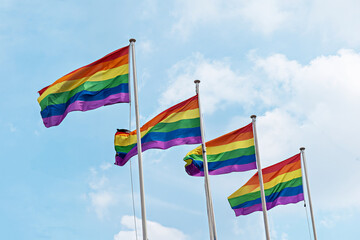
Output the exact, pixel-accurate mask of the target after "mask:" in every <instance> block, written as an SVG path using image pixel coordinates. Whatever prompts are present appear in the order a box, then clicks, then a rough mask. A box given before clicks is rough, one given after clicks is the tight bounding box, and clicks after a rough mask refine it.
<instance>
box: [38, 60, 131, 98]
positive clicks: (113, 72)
mask: <svg viewBox="0 0 360 240" xmlns="http://www.w3.org/2000/svg"><path fill="white" fill-rule="evenodd" d="M127 73H129V65H128V64H125V65H121V66H119V67H116V68H112V69H108V70H103V71H98V72H96V73H94V74H93V75H91V76H87V77H84V78H80V79H75V80H71V81H64V82H60V83H58V84H56V85H54V86H51V87H49V88H48V89H46V91H45V92H44V93H43V94H41V96H40V97H39V98H38V102H39V103H40V102H41V101H42V100H43V99H44V98H45V97H46V96H48V95H50V94H53V93H62V92H67V91H70V90H73V89H75V88H77V87H78V86H80V85H81V84H83V83H84V82H98V81H103V80H107V79H111V78H114V77H116V76H119V75H124V74H127Z"/></svg>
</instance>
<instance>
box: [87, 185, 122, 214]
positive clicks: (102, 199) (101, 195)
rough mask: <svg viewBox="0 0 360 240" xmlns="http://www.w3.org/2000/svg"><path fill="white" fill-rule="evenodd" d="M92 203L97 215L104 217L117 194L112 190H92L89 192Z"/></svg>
mask: <svg viewBox="0 0 360 240" xmlns="http://www.w3.org/2000/svg"><path fill="white" fill-rule="evenodd" d="M88 196H89V198H90V201H91V204H92V206H93V208H94V211H95V212H96V214H97V216H98V217H99V218H100V219H102V218H103V217H104V216H105V215H106V214H107V213H108V208H109V207H110V205H112V204H113V203H114V200H113V199H115V196H114V195H113V194H112V193H110V192H106V191H104V192H90V193H89V194H88Z"/></svg>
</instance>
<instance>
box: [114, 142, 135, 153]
mask: <svg viewBox="0 0 360 240" xmlns="http://www.w3.org/2000/svg"><path fill="white" fill-rule="evenodd" d="M135 145H136V143H134V144H131V145H128V146H118V145H115V151H116V152H122V153H128V152H130V150H131V149H132V148H133V147H134V146H135Z"/></svg>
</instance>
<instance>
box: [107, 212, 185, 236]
mask: <svg viewBox="0 0 360 240" xmlns="http://www.w3.org/2000/svg"><path fill="white" fill-rule="evenodd" d="M121 224H122V225H123V226H124V227H125V228H126V229H129V230H125V231H120V232H119V233H117V234H116V235H115V236H114V240H122V239H128V240H135V239H136V235H135V224H134V218H133V217H132V216H123V217H122V218H121ZM136 225H137V226H138V239H142V234H141V232H142V228H141V219H138V218H136ZM147 228H148V236H149V239H157V240H168V239H171V240H185V239H188V237H187V236H186V235H185V234H184V233H183V232H182V231H180V230H178V229H176V228H171V227H165V226H163V225H162V224H160V223H157V222H154V221H147Z"/></svg>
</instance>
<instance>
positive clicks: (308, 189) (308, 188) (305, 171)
mask: <svg viewBox="0 0 360 240" xmlns="http://www.w3.org/2000/svg"><path fill="white" fill-rule="evenodd" d="M300 152H301V155H302V160H303V165H304V173H305V180H306V188H307V193H308V199H309V206H310V215H311V223H312V227H313V233H314V240H317V236H316V228H315V220H314V213H313V208H312V203H311V196H310V187H309V180H308V175H307V168H306V160H305V148H304V147H301V148H300Z"/></svg>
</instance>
